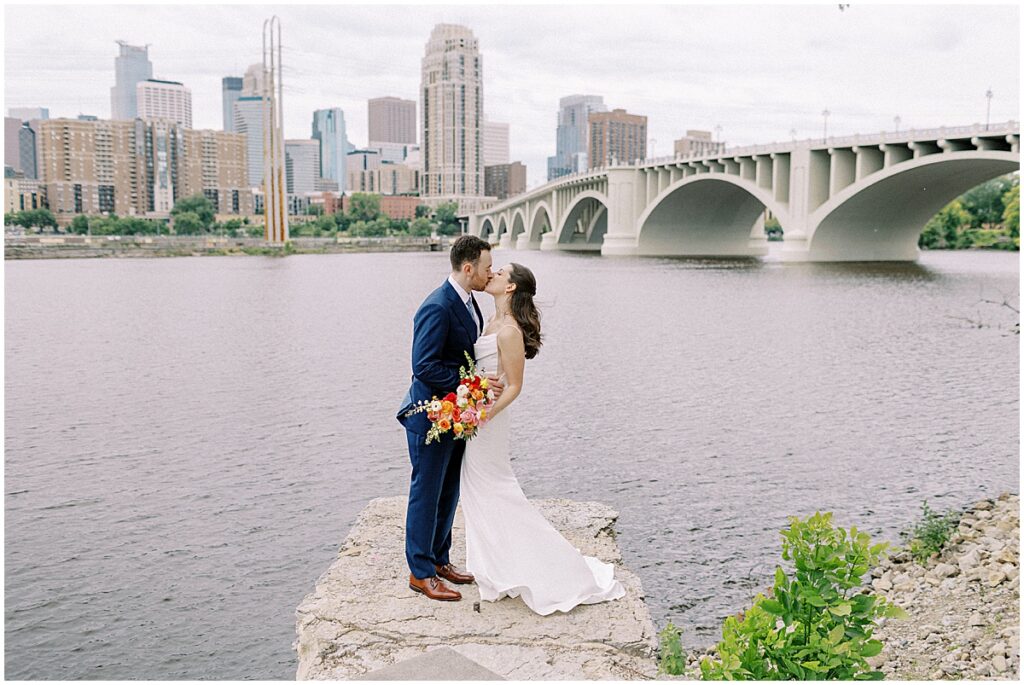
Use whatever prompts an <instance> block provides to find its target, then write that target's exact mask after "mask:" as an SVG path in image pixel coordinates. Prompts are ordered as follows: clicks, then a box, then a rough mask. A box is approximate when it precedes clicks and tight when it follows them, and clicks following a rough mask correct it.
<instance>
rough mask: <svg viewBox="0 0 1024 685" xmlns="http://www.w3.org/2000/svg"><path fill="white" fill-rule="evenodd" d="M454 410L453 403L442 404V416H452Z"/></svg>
mask: <svg viewBox="0 0 1024 685" xmlns="http://www.w3.org/2000/svg"><path fill="white" fill-rule="evenodd" d="M454 408H455V405H453V404H452V403H451V402H447V401H445V402H442V403H441V413H442V414H451V413H452V409H454Z"/></svg>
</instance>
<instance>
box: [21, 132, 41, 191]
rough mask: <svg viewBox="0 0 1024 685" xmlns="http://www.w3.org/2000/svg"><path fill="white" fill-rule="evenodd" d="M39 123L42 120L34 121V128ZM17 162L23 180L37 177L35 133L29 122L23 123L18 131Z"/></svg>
mask: <svg viewBox="0 0 1024 685" xmlns="http://www.w3.org/2000/svg"><path fill="white" fill-rule="evenodd" d="M39 121H42V120H40V119H36V120H35V125H36V126H38V125H39ZM18 161H19V162H20V168H21V172H22V173H23V174H25V178H38V177H39V176H38V173H37V168H36V131H35V129H34V128H33V122H31V121H23V122H22V123H21V128H20V129H18Z"/></svg>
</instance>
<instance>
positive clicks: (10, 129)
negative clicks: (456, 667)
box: [4, 117, 21, 171]
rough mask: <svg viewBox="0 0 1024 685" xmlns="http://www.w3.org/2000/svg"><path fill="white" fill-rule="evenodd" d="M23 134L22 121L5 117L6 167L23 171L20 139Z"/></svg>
mask: <svg viewBox="0 0 1024 685" xmlns="http://www.w3.org/2000/svg"><path fill="white" fill-rule="evenodd" d="M20 132H21V119H18V118H17V117H4V166H9V167H11V168H12V169H14V170H15V171H21V151H20V150H21V148H20V144H19V142H18V138H19V135H20Z"/></svg>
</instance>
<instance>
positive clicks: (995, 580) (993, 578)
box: [985, 569, 1006, 587]
mask: <svg viewBox="0 0 1024 685" xmlns="http://www.w3.org/2000/svg"><path fill="white" fill-rule="evenodd" d="M1004 580H1006V574H1005V573H1003V570H1002V569H995V570H990V571H989V572H988V576H987V577H986V578H985V582H986V583H987V584H988V586H989V587H995V586H997V585H999V584H1000V583H1001V582H1003V581H1004Z"/></svg>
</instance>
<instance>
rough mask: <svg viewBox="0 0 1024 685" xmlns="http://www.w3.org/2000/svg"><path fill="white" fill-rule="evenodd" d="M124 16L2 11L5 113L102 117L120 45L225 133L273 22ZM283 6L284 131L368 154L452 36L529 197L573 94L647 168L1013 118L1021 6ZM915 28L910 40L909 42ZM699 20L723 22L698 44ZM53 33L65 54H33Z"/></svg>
mask: <svg viewBox="0 0 1024 685" xmlns="http://www.w3.org/2000/svg"><path fill="white" fill-rule="evenodd" d="M114 11H115V10H114V9H113V8H111V7H107V6H99V5H90V6H77V7H76V6H62V7H59V8H55V7H28V6H18V7H14V6H11V7H7V8H5V13H6V18H7V26H8V30H7V32H6V33H7V35H6V47H5V53H6V54H5V56H6V60H7V67H6V74H5V109H6V108H11V107H31V106H38V107H48V108H49V109H50V116H51V117H54V118H56V117H75V116H77V115H78V114H79V113H80V112H81V113H86V114H94V115H98V116H100V117H101V118H108V117H109V116H110V114H111V113H110V111H109V107H110V88H111V87H112V86H113V85H114V57H115V56H116V55H117V45H116V44H115V41H116V40H118V39H121V40H125V41H127V42H128V43H130V44H133V45H145V44H147V43H149V44H150V48H149V59H150V61H151V62H152V63H153V70H154V73H155V74H159V75H160V77H161V78H167V79H173V80H176V81H180V82H182V83H184V84H185V86H187V87H189V88H190V89H191V90H192V93H193V108H194V125H195V127H196V128H210V129H218V130H219V129H221V127H222V100H221V79H222V78H223V77H225V76H240V75H242V74H243V73H244V72H245V69H246V68H247V67H248V65H249V64H252V63H254V62H258V61H259V54H260V42H259V41H260V33H259V30H260V26H261V25H262V21H263V19H265V18H266V16H269V15H270V14H271V13H273V11H274V10H272V8H270V7H268V6H226V7H225V6H221V7H205V6H179V7H166V6H165V7H155V8H154V7H145V6H131V7H121V8H118V9H117V10H116V11H117V16H118V20H119V21H118V22H111V21H110V16H111V13H112V12H114ZM277 12H278V14H279V16H280V17H281V19H282V28H283V38H284V46H285V47H284V67H285V68H284V84H285V92H284V96H285V103H284V104H285V122H284V123H285V136H286V137H288V138H306V137H308V136H309V132H308V131H309V121H310V118H311V115H312V112H313V110H315V109H323V108H331V107H340V108H341V109H342V110H343V111H344V112H345V116H346V119H347V121H348V122H349V127H348V128H349V138H350V139H351V140H352V142H353V144H355V145H356V146H362V145H364V144H366V143H367V142H368V140H367V135H368V131H367V130H366V121H367V117H366V112H367V100H369V99H370V98H375V97H383V96H394V97H399V98H407V99H413V100H416V101H417V103H419V100H420V98H419V95H418V90H419V83H418V82H419V78H420V60H421V59H422V55H423V50H424V47H425V45H426V43H427V40H428V39H429V36H430V31H431V29H432V28H433V26H434V25H435V24H437V23H458V24H462V25H465V26H467V27H468V28H469V29H470V30H472V31H473V32H474V35H476V36H477V38H478V39H479V42H480V52H481V55H482V56H483V60H484V65H485V68H484V93H485V96H484V115H485V118H487V119H490V120H495V121H502V122H509V124H510V146H511V158H512V159H514V160H522V161H523V162H524V163H525V164H526V165H527V168H528V183H529V185H530V186H531V187H532V186H535V185H537V184H538V183H541V182H544V181H545V180H546V175H547V158H548V157H549V156H551V155H553V154H554V152H555V128H556V124H557V114H558V100H559V99H560V98H562V97H566V96H568V95H572V94H574V93H592V94H596V95H601V96H602V97H603V98H604V102H605V104H606V106H607V107H608V108H609V109H613V108H622V109H625V110H627V111H629V112H631V113H636V114H640V115H644V116H647V118H648V122H649V126H648V130H649V133H648V135H649V139H650V141H652V142H653V150H652V149H651V146H650V145H649V146H648V153H649V154H651V155H668V154H670V153H671V149H672V143H673V141H674V140H676V139H678V138H681V137H683V136H684V135H685V132H686V130H687V129H705V130H715V127H716V126H721V127H722V128H721V134H720V135H721V138H722V139H724V140H726V141H728V143H729V144H730V145H743V144H752V143H767V142H772V141H782V140H787V139H789V138H790V136H791V133H790V132H791V131H792V130H794V129H795V130H796V136H797V137H799V138H812V137H820V136H821V135H822V132H823V117H822V111H823V109H826V108H827V109H828V110H829V111H830V114H831V116H830V117H829V119H828V132H829V134H830V135H846V134H851V133H858V132H859V133H869V132H874V131H879V130H891V129H892V128H893V127H894V121H893V119H894V117H895V116H897V115H898V116H899V117H900V119H901V124H900V126H901V128H902V129H907V128H926V127H931V126H939V125H958V124H969V123H974V122H984V120H985V109H986V98H985V91H986V90H987V89H989V88H991V89H992V91H993V92H994V93H995V97H994V99H993V102H992V112H991V117H992V121H1002V120H1007V119H1018V118H1019V112H1018V100H1019V85H1018V84H1019V67H1018V57H1019V41H1018V37H1017V26H1018V16H1019V10H1018V9H1017V8H1016V7H1014V6H994V7H993V6H990V7H966V6H959V7H942V8H936V7H930V6H913V7H890V6H879V5H858V6H855V7H852V8H849V9H847V10H846V11H843V12H840V11H839V10H838V9H837V7H836V5H834V4H829V5H814V6H806V5H805V6H796V7H781V6H763V7H743V8H738V7H707V6H670V7H652V6H642V7H640V8H639V11H638V10H637V8H631V7H623V6H620V7H615V6H600V7H585V6H571V7H562V8H545V7H539V6H534V7H531V10H530V12H529V16H528V17H526V18H524V17H522V16H520V15H521V14H523V13H522V12H520V11H517V10H516V9H515V8H508V7H483V8H481V7H473V6H449V7H444V6H415V7H403V8H396V7H390V6H385V7H373V8H371V7H365V6H313V7H299V8H278V9H277ZM197 13H201V14H202V18H203V21H202V22H196V21H195V18H196V16H197ZM581 13H586V15H585V16H584V15H581ZM341 18H344V20H345V21H343V22H342V21H334V20H333V19H338V20H340V19H341ZM909 22H913V25H914V26H915V31H914V34H913V35H907V32H906V31H905V29H904V28H903V27H905V26H906V25H908V23H909ZM701 26H709V27H714V28H713V30H708V31H695V30H694V29H695V27H701ZM964 26H968V27H970V26H977V27H979V28H978V30H977V31H964V30H963V27H964ZM766 36H768V38H767V39H766ZM55 38H57V39H58V40H57V42H58V43H60V44H61V45H62V46H65V47H66V49H62V50H61V51H42V50H39V49H38V47H37V46H38V45H41V44H53V42H54V39H55ZM289 46H297V47H289ZM331 46H344V47H338V48H333V47H331ZM787 46H792V47H791V48H789V49H787ZM555 50H557V51H560V52H553V51H555ZM595 55H596V56H597V57H596V58H595V57H594V56H595ZM879 74H885V75H886V78H882V79H879V78H878V75H879ZM837 75H842V76H837Z"/></svg>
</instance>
